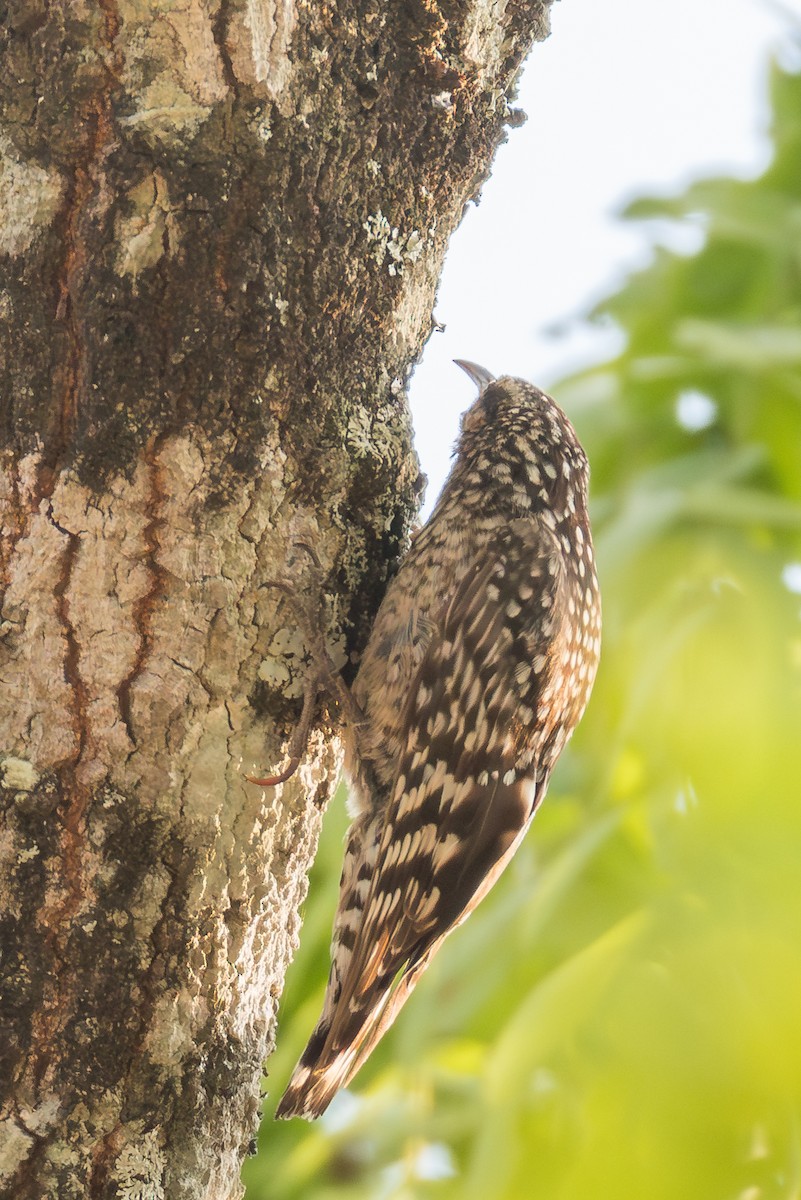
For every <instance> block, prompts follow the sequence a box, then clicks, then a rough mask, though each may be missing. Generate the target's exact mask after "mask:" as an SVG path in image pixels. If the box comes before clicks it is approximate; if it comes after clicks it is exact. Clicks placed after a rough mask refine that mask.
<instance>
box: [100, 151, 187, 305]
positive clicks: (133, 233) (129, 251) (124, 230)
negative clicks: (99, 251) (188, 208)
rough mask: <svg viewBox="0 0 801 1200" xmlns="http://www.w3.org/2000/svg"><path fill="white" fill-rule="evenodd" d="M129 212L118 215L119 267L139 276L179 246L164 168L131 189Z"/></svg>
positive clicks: (128, 273)
mask: <svg viewBox="0 0 801 1200" xmlns="http://www.w3.org/2000/svg"><path fill="white" fill-rule="evenodd" d="M127 199H128V205H129V208H130V211H129V213H128V215H126V216H122V215H119V214H118V216H117V220H116V226H115V233H116V237H117V243H118V250H117V270H118V271H119V273H120V274H121V275H131V276H133V279H134V283H135V282H136V279H137V277H138V276H139V275H140V274H141V273H142V271H145V270H147V269H148V267H154V266H155V265H156V263H157V262H158V261H159V259H160V258H161V257H162V255H163V254H164V253H165V251H167V252H169V253H170V254H173V253H174V252H175V250H176V248H177V243H178V239H177V225H176V222H175V221H174V219H173V216H172V211H171V207H170V195H169V190H168V187H167V181H166V179H165V178H164V176H163V175H162V173H161V172H160V171H154V172H153V173H152V175H147V176H146V177H145V178H144V179H143V180H141V181H140V182H139V183H137V184H136V185H135V186H134V187H132V188H131V189H130V191H129V192H128V196H127Z"/></svg>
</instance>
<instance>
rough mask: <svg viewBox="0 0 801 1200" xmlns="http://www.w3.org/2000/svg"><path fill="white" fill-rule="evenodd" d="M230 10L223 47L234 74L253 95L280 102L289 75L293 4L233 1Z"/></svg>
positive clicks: (285, 0) (294, 15) (274, 0)
mask: <svg viewBox="0 0 801 1200" xmlns="http://www.w3.org/2000/svg"><path fill="white" fill-rule="evenodd" d="M231 7H232V9H233V12H232V15H231V18H230V23H229V26H228V32H227V36H226V46H227V48H228V52H229V54H230V57H231V66H232V68H233V71H234V74H235V75H236V77H237V79H238V80H239V81H240V82H241V83H246V84H249V85H250V86H251V87H252V88H253V89H254V90H255V91H256V93H257V94H259V93H261V94H263V95H266V96H269V97H270V99H272V100H276V101H278V100H280V98H281V97H282V95H283V94H284V93H285V91H286V89H287V84H288V83H289V81H290V78H291V74H292V60H291V58H290V56H289V54H288V53H287V51H288V49H289V44H290V41H291V39H292V34H293V33H294V30H295V23H296V21H297V11H296V7H295V3H294V0H235V3H234V4H233V5H232V6H231Z"/></svg>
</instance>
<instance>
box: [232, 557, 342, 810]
mask: <svg viewBox="0 0 801 1200" xmlns="http://www.w3.org/2000/svg"><path fill="white" fill-rule="evenodd" d="M294 545H295V546H297V547H298V548H299V549H301V550H304V551H305V552H306V553H307V554H308V556H309V558H310V560H311V562H312V566H313V569H314V573H315V575H316V576H317V578H316V579H315V586H314V588H313V592H314V594H316V595H317V596H318V597H319V598H320V605H319V609H318V611H317V612H316V613H314V614H312V613H311V612H310V611H309V609H308V608H306V607H304V606H303V605H302V604H301V605H300V606H299V608H297V609H296V612H295V619H296V621H297V624H298V628H299V629H300V632H301V634H302V635H303V640H304V642H305V644H306V647H307V649H308V652H309V656H310V658H311V660H312V665H311V670H310V673H309V675H308V677H307V679H306V683H305V686H304V689H303V709H302V711H301V714H300V720H299V721H298V723H297V725H296V726H295V729H294V731H293V733H292V737H291V738H290V741H289V746H288V747H287V762H286V766H285V767H284V768H283V769H282V770H281V771H278V772H276V774H274V775H267V776H265V777H264V778H257V777H255V776H253V775H246V776H245V778H246V779H247V780H248V782H249V783H255V784H257V785H258V786H260V787H276V786H277V785H278V784H279V783H286V781H287V780H288V779H291V778H292V776H293V775H294V774H295V772H296V771H297V769H298V767H299V766H300V763H301V761H302V759H303V756H304V754H305V752H306V747H307V745H308V741H309V734H310V733H311V727H312V723H313V721H314V712H315V706H316V702H317V697H318V696H319V694H320V692H321V691H325V692H327V693H328V695H329V696H332V697H333V698H334V699H335V700H337V701H338V703H339V705H340V707H341V709H342V712H343V715H344V717H345V722H346V724H348V725H349V726H350V727H351V728H352V729H353V730H354V731H355V730H357V729H358V726H359V725H361V724H362V723H363V721H364V713H363V712H362V710H361V708H360V707H359V705H358V704H357V702H356V700H355V699H354V697H353V695H352V693H351V690H350V688H349V687H348V685H347V684H346V683H345V680H344V679H343V678H342V676H341V675H340V673H339V671H338V669H337V667H336V665H335V664H334V662H333V659H332V658H331V655H330V653H329V651H328V646H327V645H326V641H325V637H324V634H323V630H324V629H325V627H326V623H327V622H326V619H325V612H324V607H323V601H322V597H323V594H324V593H323V589H322V565H321V563H320V560H319V558H318V556H317V553H316V552H315V550H314V549H313V547H312V546H310V545H309V544H308V543H307V542H302V541H296V542H295V543H294ZM264 586H265V587H271V588H277V589H278V590H279V591H282V592H284V593H285V595H287V596H288V597H289V598H290V599H291V600H292V602H293V604H294V605H297V603H298V594H297V589H296V588H294V587H293V586H292V585H291V584H289V583H286V582H284V581H282V580H270V581H268V582H267V583H265V584H264Z"/></svg>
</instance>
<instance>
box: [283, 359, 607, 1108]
mask: <svg viewBox="0 0 801 1200" xmlns="http://www.w3.org/2000/svg"><path fill="white" fill-rule="evenodd" d="M460 365H463V366H464V367H465V369H466V370H467V371H468V373H469V374H471V376H472V377H473V378H474V379H475V380H476V382H477V383H478V384H479V387H480V394H479V397H478V399H477V400H476V401H475V403H474V404H473V406H472V407H471V408H470V409H469V410H468V412H467V413H466V414H465V416H464V418H463V420H462V430H461V435H460V438H459V442H458V444H457V448H456V461H455V463H454V466H453V469H452V471H451V474H450V476H449V478H448V481H447V483H446V484H445V487H444V489H443V492H442V495H441V497H440V499H439V502H438V504H437V506H436V508H435V510H434V512H433V514H432V516H431V518H430V520H429V522H428V524H427V525H426V526H425V527H424V528H423V529H422V530H421V531H420V532H419V533H418V534H417V536H416V537H415V539H414V541H413V544H412V547H411V549H410V551H409V553H408V555H407V557H406V558H405V560H404V562H403V563H402V565H401V568H400V571H399V572H398V574H397V576H396V577H395V579H394V580H393V582H392V584H391V585H390V587H389V589H388V591H387V594H386V597H385V599H384V602H383V604H382V606H381V608H380V610H379V613H378V617H377V619H376V622H375V626H374V628H373V631H372V634H371V637H370V640H369V643H368V646H367V649H366V651H365V655H364V658H363V661H362V664H361V667H360V670H359V673H358V676H357V678H356V681H355V683H354V688H353V692H354V698H355V700H356V702H357V703H358V705H359V706H360V707H361V710H362V712H363V714H364V719H363V721H362V722H361V723H360V724H359V726H358V727H356V728H353V729H351V730H349V734H348V746H347V758H346V770H347V773H348V776H349V779H350V783H351V797H352V805H353V814H354V820H353V824H352V825H351V828H350V830H349V834H348V841H347V845H346V850H345V865H344V869H343V873H342V881H341V884H340V898H339V907H338V910H337V916H336V920H335V923H334V935H333V942H332V964H331V973H330V976H329V981H328V988H327V991H326V997H325V1003H324V1007H323V1012H322V1015H321V1017H320V1020H319V1022H318V1024H317V1027H316V1029H315V1030H314V1032H313V1034H312V1036H311V1039H310V1041H309V1044H308V1046H307V1047H306V1050H305V1052H304V1054H303V1056H302V1058H301V1060H300V1062H299V1064H298V1066H297V1068H296V1069H295V1073H294V1075H293V1076H292V1079H291V1081H290V1084H289V1087H288V1088H287V1091H286V1093H285V1095H284V1097H283V1099H282V1100H281V1103H280V1105H279V1108H278V1113H277V1115H278V1116H281V1117H288V1116H294V1115H300V1116H304V1117H309V1118H311V1117H315V1116H318V1115H319V1114H320V1113H321V1112H322V1111H323V1110H324V1109H325V1108H326V1107H327V1105H328V1104H329V1103H330V1101H331V1099H332V1097H333V1095H334V1094H335V1092H336V1091H337V1090H338V1089H339V1088H340V1087H342V1086H343V1085H344V1084H345V1083H347V1082H348V1080H349V1079H350V1078H351V1077H352V1076H353V1074H354V1073H355V1072H356V1071H357V1070H358V1068H359V1067H360V1066H361V1064H362V1063H363V1062H364V1060H365V1058H366V1057H367V1055H368V1054H369V1053H370V1051H371V1050H372V1048H373V1046H374V1045H375V1043H376V1042H377V1041H378V1039H379V1037H380V1036H381V1034H382V1033H383V1032H384V1030H385V1029H386V1028H387V1027H388V1026H389V1024H390V1023H391V1022H392V1020H393V1019H394V1017H395V1015H396V1014H397V1012H398V1010H399V1009H400V1007H401V1005H402V1004H403V1002H404V1001H405V999H406V998H407V996H408V995H409V993H410V992H411V990H412V988H413V987H414V985H415V983H416V982H417V980H418V978H419V977H420V975H421V973H422V971H423V970H424V969H425V967H426V965H427V963H428V962H429V961H430V959H431V957H432V955H433V954H434V953H436V951H437V949H438V948H439V946H440V945H441V944H442V941H443V940H444V938H445V937H446V936H447V934H448V933H450V932H451V930H452V929H454V928H455V927H456V926H457V925H459V924H461V922H462V921H464V920H465V918H466V917H467V916H469V914H470V913H471V912H472V911H473V909H474V908H475V907H476V905H477V904H478V903H479V901H480V900H481V899H482V898H483V896H484V895H486V893H487V892H488V891H489V889H490V888H491V887H492V885H493V884H494V882H495V881H496V879H497V878H498V876H499V875H500V873H501V871H502V870H503V868H504V867H505V866H506V864H507V862H508V861H509V859H510V858H511V856H512V854H513V853H514V852H515V850H516V849H517V847H518V845H519V844H520V841H521V839H522V837H523V835H524V834H525V832H526V829H527V828H528V826H529V824H530V822H531V819H532V817H533V815H534V812H535V810H536V808H537V806H538V805H539V803H540V802H541V800H542V798H543V796H544V794H545V789H546V787H547V783H548V777H549V775H550V772H551V769H552V768H553V765H554V763H555V762H556V759H557V758H558V756H559V754H560V752H561V750H562V748H563V746H564V744H565V742H566V741H567V739H568V737H569V736H570V734H571V733H572V731H573V729H574V727H575V725H576V724H577V722H578V720H579V719H580V717H581V714H582V713H583V711H584V707H585V705H586V703H587V699H588V697H589V693H590V689H591V687H592V683H593V679H594V677H595V670H596V667H597V663H598V654H599V647H600V600H599V594H598V584H597V580H596V575H595V566H594V558H593V549H592V538H591V534H590V526H589V521H588V517H587V507H586V505H587V482H588V466H587V459H586V456H585V454H584V451H583V450H582V448H581V446H580V444H579V442H578V439H577V438H576V435H575V433H574V431H573V428H572V426H571V425H570V423H569V421H568V420H567V418H566V417H565V415H564V413H562V411H561V410H560V409H559V408H558V406H557V405H556V404H555V403H554V401H553V400H551V399H550V398H549V397H548V396H546V395H545V394H544V393H543V392H541V391H539V390H538V389H537V388H535V387H533V386H532V385H531V384H529V383H526V382H524V381H523V380H519V379H512V378H509V377H506V378H502V379H500V380H497V381H495V380H493V379H492V377H491V376H489V375H488V374H487V373H486V372H484V371H483V370H482V369H481V368H477V367H474V366H473V365H472V364H460Z"/></svg>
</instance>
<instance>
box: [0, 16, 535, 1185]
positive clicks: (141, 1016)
mask: <svg viewBox="0 0 801 1200" xmlns="http://www.w3.org/2000/svg"><path fill="white" fill-rule="evenodd" d="M546 8H547V0H529V2H528V3H521V2H515V0H473V2H472V3H461V2H460V3H456V2H455V0H454V2H453V3H447V2H445V0H406V2H405V3H401V2H389V0H385V2H384V3H371V2H370V0H351V2H346V0H342V2H341V3H338V4H331V3H325V2H320V0H315V2H314V3H312V2H311V0H223V2H222V3H214V0H185V2H184V3H180V4H177V3H174V2H173V0H163V2H159V3H153V2H152V0H150V2H148V3H145V2H144V0H98V2H92V3H90V2H89V0H10V2H8V3H2V2H0V31H2V33H1V34H0V36H1V37H2V43H3V44H2V46H0V85H2V105H3V111H2V118H0V269H1V270H2V279H0V338H1V339H2V345H1V346H0V355H1V356H2V357H1V359H0V381H1V382H0V388H1V389H2V391H1V393H0V395H1V399H2V420H1V421H0V503H1V504H2V518H3V521H2V542H1V544H0V596H2V611H1V612H0V621H1V622H2V623H1V624H0V785H1V786H2V790H1V791H0V798H1V800H2V813H3V817H2V825H0V862H2V869H1V874H0V920H1V921H2V928H1V929H0V945H1V946H2V960H1V961H0V1006H1V1007H2V1012H0V1024H1V1025H2V1030H3V1033H2V1038H0V1102H2V1108H1V1109H0V1194H2V1195H9V1196H14V1197H18V1198H20V1200H25V1198H26V1197H37V1198H38V1197H41V1196H56V1195H58V1196H59V1197H61V1198H62V1200H69V1198H70V1197H79V1196H80V1197H84V1196H90V1197H93V1198H95V1200H100V1198H101V1197H103V1198H105V1197H119V1198H122V1200H132V1198H134V1197H140V1196H147V1197H149V1198H150V1197H152V1198H158V1197H168V1198H169V1200H173V1198H178V1197H182V1198H183V1197H193V1198H194V1197H207V1198H209V1200H211V1198H215V1200H219V1198H223V1200H224V1198H226V1197H229V1196H237V1195H239V1192H240V1187H239V1183H238V1178H239V1167H240V1162H241V1158H242V1156H243V1154H244V1152H245V1150H246V1148H247V1146H248V1143H249V1140H250V1138H251V1137H252V1135H253V1132H254V1130H255V1127H256V1120H257V1109H258V1094H259V1076H260V1068H261V1064H262V1061H263V1059H264V1057H265V1056H266V1054H267V1052H268V1051H269V1048H270V1045H271V1041H272V1036H273V1023H274V1018H275V1010H276V1003H277V997H278V994H279V991H280V988H281V983H282V979H283V975H284V971H285V968H286V965H287V963H288V961H289V958H290V957H291V953H292V948H293V946H294V944H295V940H296V937H297V929H298V915H297V914H298V908H299V905H300V902H301V900H302V898H303V895H304V892H305V887H306V883H305V878H306V871H307V869H308V865H309V862H310V860H311V857H312V855H313V853H314V848H315V843H316V838H317V832H318V826H319V820H320V812H321V809H322V808H323V806H324V804H325V801H326V799H327V797H328V795H329V793H330V790H331V787H332V785H333V782H334V780H335V776H336V771H337V765H338V754H337V745H336V740H335V738H334V737H333V736H332V733H331V729H330V727H329V728H328V729H326V727H325V726H323V727H322V728H321V729H319V730H318V731H317V733H316V734H315V740H314V742H313V745H312V747H311V752H310V754H309V757H308V760H307V762H306V764H305V765H304V766H303V768H302V769H301V771H300V772H299V775H298V777H297V778H296V779H295V780H294V781H293V782H292V783H291V784H289V785H287V786H285V787H284V788H283V789H279V790H278V792H277V793H276V792H275V791H271V792H269V793H268V794H265V793H264V792H263V791H261V790H260V789H258V788H255V787H253V786H251V785H248V784H247V783H245V782H244V781H243V778H242V773H243V771H247V770H251V769H254V768H255V769H257V770H258V769H260V768H264V767H266V766H269V765H271V764H273V763H274V762H276V761H278V760H279V759H280V745H281V739H282V737H284V736H285V735H286V732H287V729H288V727H289V725H290V724H291V721H292V720H293V718H295V717H296V716H297V713H298V697H299V695H300V693H301V690H302V684H303V675H304V669H305V668H304V662H303V655H304V648H303V643H302V638H301V636H300V634H299V632H298V628H297V612H296V605H294V604H292V603H290V602H289V601H288V600H287V598H286V597H284V596H283V595H282V593H281V592H279V591H276V590H275V589H274V588H270V587H269V586H265V585H267V584H268V583H269V581H270V580H271V579H275V578H276V577H278V576H282V575H284V574H286V573H287V572H289V575H290V577H291V578H292V579H293V580H294V583H295V586H296V587H297V590H298V597H299V601H300V600H301V599H302V598H304V597H306V596H312V595H313V594H314V593H315V592H318V591H319V590H320V589H322V592H323V594H324V596H325V598H326V602H327V614H328V616H327V620H328V625H329V628H328V636H329V643H330V645H331V647H332V652H333V653H334V654H335V656H336V657H337V659H338V661H339V662H340V663H342V664H344V668H345V672H346V674H347V672H348V671H349V670H351V669H352V666H353V663H354V662H355V661H356V657H357V655H358V650H359V647H360V645H361V644H363V640H364V636H365V632H366V628H367V625H368V623H369V620H370V616H371V614H372V613H373V612H374V610H375V607H376V605H377V603H378V601H379V600H380V597H381V593H382V590H383V587H384V584H385V581H386V579H387V576H388V573H389V572H390V571H391V570H392V568H393V564H394V563H395V562H396V561H397V557H398V555H399V554H400V553H401V552H402V550H403V547H404V544H405V540H406V537H407V533H408V528H409V523H410V520H411V518H412V517H413V514H414V511H415V507H416V503H417V497H418V493H419V488H420V483H419V479H418V470H417V463H416V459H415V456H414V453H413V451H412V447H411V436H410V426H409V417H408V411H407V406H406V401H405V381H406V377H407V374H408V369H409V365H410V363H411V362H412V361H413V360H414V359H415V357H416V356H417V355H418V354H419V352H420V350H421V348H422V345H423V342H424V340H425V338H426V336H427V334H428V332H429V329H430V321H431V316H430V314H431V308H432V303H433V298H434V291H435V287H436V281H437V278H438V275H439V271H440V267H441V262H442V257H443V254H444V251H445V248H446V244H447V240H448V237H449V235H450V233H451V232H452V230H453V228H454V227H455V225H456V224H457V223H458V220H459V217H460V215H461V212H462V209H463V206H464V204H465V202H466V201H467V200H468V199H469V198H470V197H472V196H474V195H475V193H476V191H477V189H478V187H479V184H480V182H481V181H482V179H483V178H484V177H485V175H486V172H487V170H488V167H489V163H490V160H491V157H492V154H493V151H494V149H495V147H496V146H497V144H498V142H499V141H500V140H501V138H502V137H503V129H504V125H505V124H508V123H509V122H510V119H513V118H511V116H510V110H509V108H508V105H507V98H508V96H509V94H510V89H511V87H512V86H513V81H514V78H515V75H516V72H517V69H518V67H519V64H520V62H521V59H522V57H523V55H524V54H525V52H526V50H527V49H528V47H529V45H530V43H531V41H532V39H533V38H535V37H538V36H542V35H543V34H544V32H545V9H546ZM297 539H303V540H304V541H306V542H307V543H309V544H312V545H313V546H314V548H315V550H316V553H317V555H318V556H319V558H320V561H321V563H322V565H323V574H322V578H321V580H318V579H316V578H315V574H314V572H313V571H312V570H311V569H310V565H309V563H308V561H307V558H306V556H305V555H304V554H303V553H295V554H294V555H293V551H292V545H293V542H294V541H295V540H297ZM293 558H294V560H295V561H294V566H293V565H292V560H293ZM288 564H289V565H288ZM331 715H332V717H334V718H335V716H336V714H331Z"/></svg>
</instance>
